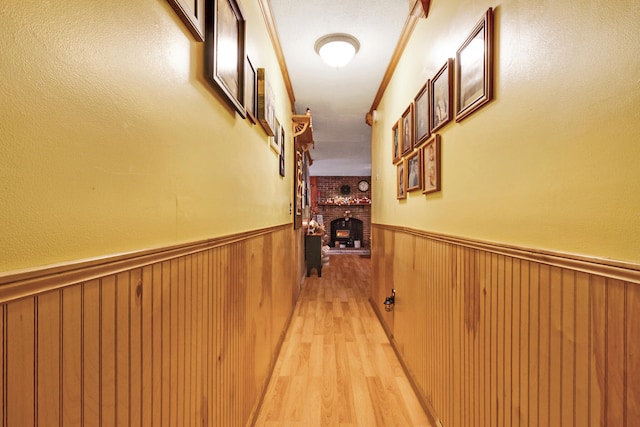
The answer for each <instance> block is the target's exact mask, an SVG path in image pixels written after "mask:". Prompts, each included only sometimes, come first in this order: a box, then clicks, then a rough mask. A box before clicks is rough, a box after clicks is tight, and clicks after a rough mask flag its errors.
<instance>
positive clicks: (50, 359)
mask: <svg viewBox="0 0 640 427" xmlns="http://www.w3.org/2000/svg"><path fill="white" fill-rule="evenodd" d="M37 304H38V357H37V358H38V367H37V371H36V374H37V378H38V390H37V393H38V394H37V396H36V397H37V401H38V408H37V418H38V426H42V427H49V426H55V425H59V423H60V399H58V398H56V397H55V394H54V393H52V391H53V390H60V345H61V341H60V333H61V329H60V326H61V311H62V310H61V300H60V291H50V292H46V293H44V294H42V295H39V296H38V298H37Z"/></svg>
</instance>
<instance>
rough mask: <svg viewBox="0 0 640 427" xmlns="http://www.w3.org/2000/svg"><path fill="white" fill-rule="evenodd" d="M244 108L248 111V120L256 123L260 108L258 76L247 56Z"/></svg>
mask: <svg viewBox="0 0 640 427" xmlns="http://www.w3.org/2000/svg"><path fill="white" fill-rule="evenodd" d="M244 72H245V76H244V108H245V110H246V111H247V118H248V119H249V120H250V121H251V123H256V122H257V119H256V109H257V107H258V75H257V74H256V69H255V68H253V64H252V63H251V60H250V59H249V57H248V56H247V60H246V62H245V64H244Z"/></svg>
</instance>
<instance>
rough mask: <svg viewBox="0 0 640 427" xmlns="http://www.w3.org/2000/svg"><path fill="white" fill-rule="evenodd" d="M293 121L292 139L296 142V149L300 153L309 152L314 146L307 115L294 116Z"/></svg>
mask: <svg viewBox="0 0 640 427" xmlns="http://www.w3.org/2000/svg"><path fill="white" fill-rule="evenodd" d="M291 118H292V120H293V137H294V138H295V141H296V148H301V149H302V151H309V148H311V147H313V146H314V145H315V142H314V141H313V123H312V121H311V115H310V114H309V115H308V114H294V115H293V116H292V117H291Z"/></svg>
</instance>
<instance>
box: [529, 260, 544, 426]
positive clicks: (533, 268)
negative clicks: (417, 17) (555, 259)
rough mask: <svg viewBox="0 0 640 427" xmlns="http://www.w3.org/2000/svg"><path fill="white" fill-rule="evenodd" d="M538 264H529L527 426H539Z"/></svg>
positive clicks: (539, 290)
mask: <svg viewBox="0 0 640 427" xmlns="http://www.w3.org/2000/svg"><path fill="white" fill-rule="evenodd" d="M541 291H542V289H541V288H540V264H537V263H530V264H529V370H528V372H527V375H528V378H529V411H528V412H529V425H530V426H532V427H533V426H538V425H540V326H541V325H540V323H541V322H540V293H541Z"/></svg>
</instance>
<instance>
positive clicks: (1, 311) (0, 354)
mask: <svg viewBox="0 0 640 427" xmlns="http://www.w3.org/2000/svg"><path fill="white" fill-rule="evenodd" d="M6 307H7V305H6V304H1V305H0V337H2V340H1V341H0V380H2V385H1V386H0V425H2V426H6V425H7V419H6V417H5V415H6V408H7V405H6V401H5V397H6V393H5V390H6V386H7V377H6V372H7V370H6V361H7V357H6V353H5V347H6V346H5V343H6V342H7V334H6V332H7V331H6V328H5V325H6V322H5V315H6Z"/></svg>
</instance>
